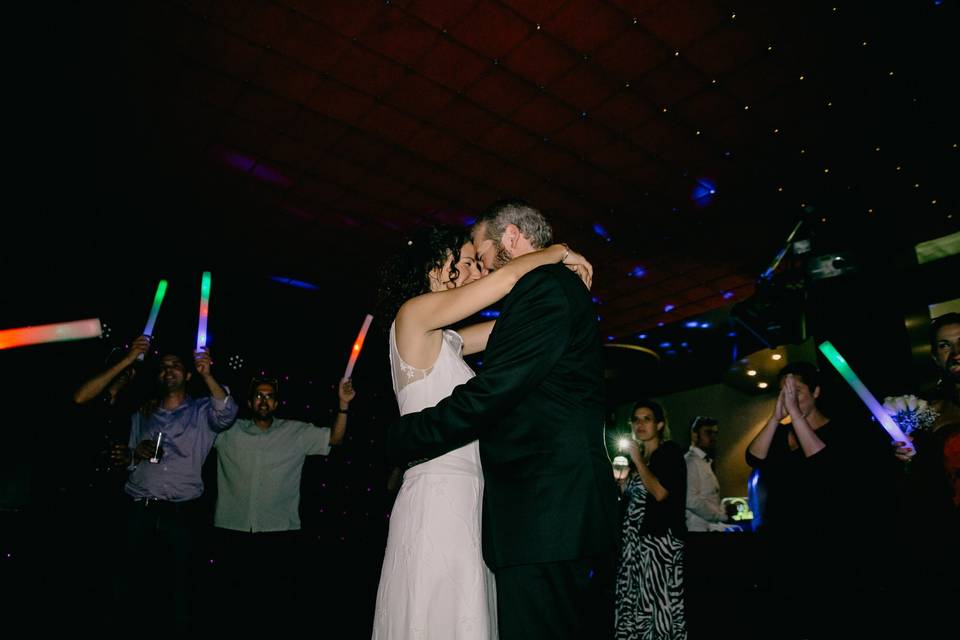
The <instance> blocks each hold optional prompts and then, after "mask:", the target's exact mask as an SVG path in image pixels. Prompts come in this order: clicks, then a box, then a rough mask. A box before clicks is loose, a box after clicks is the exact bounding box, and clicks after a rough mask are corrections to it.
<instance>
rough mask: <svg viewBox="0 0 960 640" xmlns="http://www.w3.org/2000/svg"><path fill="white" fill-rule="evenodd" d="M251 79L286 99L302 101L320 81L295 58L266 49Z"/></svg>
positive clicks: (314, 73)
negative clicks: (285, 56) (291, 58)
mask: <svg viewBox="0 0 960 640" xmlns="http://www.w3.org/2000/svg"><path fill="white" fill-rule="evenodd" d="M253 81H254V82H256V83H257V84H259V85H260V86H262V87H266V88H267V89H269V90H270V91H273V92H275V93H277V94H279V95H281V96H283V97H284V98H287V99H288V100H292V101H294V102H297V103H303V102H304V101H306V99H307V97H308V96H309V95H310V93H311V92H312V91H313V89H314V88H315V87H316V86H317V84H318V83H319V82H320V77H319V75H318V74H317V73H316V72H315V71H313V70H312V69H310V68H308V67H306V66H304V65H303V64H302V63H300V62H298V61H296V60H290V59H289V58H284V57H282V56H280V55H279V54H276V53H273V52H272V51H267V52H264V54H263V57H262V58H261V62H260V68H259V69H258V70H257V73H256V75H255V76H254V78H253Z"/></svg>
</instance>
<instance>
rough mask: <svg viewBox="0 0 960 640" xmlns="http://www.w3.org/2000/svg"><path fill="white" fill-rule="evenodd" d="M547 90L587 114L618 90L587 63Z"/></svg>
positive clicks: (564, 76) (572, 70)
mask: <svg viewBox="0 0 960 640" xmlns="http://www.w3.org/2000/svg"><path fill="white" fill-rule="evenodd" d="M548 89H549V90H550V92H551V93H553V94H554V95H557V96H559V97H560V98H562V99H563V100H564V102H566V103H567V104H571V105H573V106H574V107H575V108H576V109H579V110H580V111H586V112H588V113H589V112H590V111H592V110H593V109H594V107H596V106H597V105H598V104H600V103H601V102H604V101H606V100H607V99H608V98H609V97H610V96H611V95H612V94H613V93H615V92H616V91H617V90H618V88H617V87H614V86H613V84H612V83H611V82H610V81H609V80H607V79H606V78H605V77H603V75H601V73H600V71H599V69H598V68H597V67H596V66H595V65H591V64H588V63H584V64H580V65H577V66H576V67H574V68H573V69H571V70H570V71H569V72H568V73H567V74H565V75H563V76H562V77H560V78H558V79H557V80H554V81H553V82H551V83H550V84H549V85H548Z"/></svg>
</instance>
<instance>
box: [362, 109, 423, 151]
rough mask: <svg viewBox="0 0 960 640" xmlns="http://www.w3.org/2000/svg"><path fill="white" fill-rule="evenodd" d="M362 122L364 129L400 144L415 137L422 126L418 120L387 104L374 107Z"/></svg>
mask: <svg viewBox="0 0 960 640" xmlns="http://www.w3.org/2000/svg"><path fill="white" fill-rule="evenodd" d="M360 124H361V126H362V127H363V128H364V129H366V130H368V131H372V132H374V133H377V134H379V135H380V136H381V137H382V138H384V139H386V140H389V141H390V142H393V143H394V144H398V145H402V144H403V143H405V142H406V141H407V140H409V139H410V138H411V137H413V134H414V133H415V132H416V131H417V129H419V128H420V125H419V124H418V123H417V121H416V120H414V119H413V118H411V117H410V116H408V115H406V114H403V113H400V112H399V111H397V110H396V109H394V108H393V107H391V106H388V105H385V104H379V105H377V106H376V107H374V108H373V110H372V111H370V112H369V113H368V114H367V115H366V117H364V119H363V120H362V121H361V122H360Z"/></svg>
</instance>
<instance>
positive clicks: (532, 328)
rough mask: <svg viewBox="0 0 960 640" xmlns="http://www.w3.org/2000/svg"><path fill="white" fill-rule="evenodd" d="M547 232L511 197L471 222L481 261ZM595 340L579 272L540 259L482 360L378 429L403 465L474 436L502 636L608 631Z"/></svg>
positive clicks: (492, 262) (541, 243)
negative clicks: (419, 406) (438, 395)
mask: <svg viewBox="0 0 960 640" xmlns="http://www.w3.org/2000/svg"><path fill="white" fill-rule="evenodd" d="M551 236H552V230H551V228H550V225H549V223H548V222H547V221H546V219H545V218H544V217H543V215H542V214H541V213H540V212H539V211H537V210H536V209H534V208H533V207H531V206H529V205H528V204H526V203H525V202H522V201H504V202H500V203H497V204H495V205H493V206H492V207H490V208H489V209H488V210H487V211H485V212H484V213H483V214H481V216H480V217H479V218H478V220H477V222H476V224H475V225H474V228H473V242H474V245H475V246H476V248H477V253H478V254H479V255H480V260H481V261H482V262H483V264H484V266H485V267H486V268H487V269H489V270H493V269H496V268H498V267H501V266H503V265H504V264H506V262H508V261H509V260H510V259H512V258H515V257H517V256H520V255H524V254H525V253H530V252H532V251H535V250H537V249H540V248H542V247H545V246H547V245H548V244H549V243H550V241H551ZM601 348H602V347H601V343H600V338H599V335H598V331H597V322H596V312H595V311H594V309H593V304H592V302H591V300H590V295H589V292H588V290H587V289H586V287H584V285H583V282H581V280H580V278H578V277H577V276H576V275H575V274H574V273H572V272H571V271H570V270H569V269H568V268H567V267H565V266H564V265H563V264H553V265H549V266H543V267H540V268H538V269H535V270H533V271H531V272H530V273H528V274H527V275H525V276H524V277H523V278H521V280H520V281H519V282H518V283H517V284H516V286H515V287H514V288H513V291H512V292H511V293H510V294H509V295H508V296H507V297H506V298H504V300H503V306H502V311H501V314H500V317H499V319H498V320H497V323H496V326H495V327H494V329H493V332H492V333H491V335H490V339H489V341H488V343H487V349H486V352H485V353H484V358H483V359H484V366H483V369H482V370H481V372H480V373H479V374H478V375H477V376H476V377H474V378H473V379H471V380H470V381H469V382H467V383H466V384H464V385H461V386H459V387H457V388H456V389H455V390H454V392H453V394H452V395H451V396H450V397H449V398H446V399H445V400H443V401H442V402H440V403H439V404H438V405H437V406H436V407H433V408H429V409H424V410H423V411H421V412H419V413H413V414H409V415H406V416H403V417H402V418H400V420H399V422H397V423H396V424H394V425H393V426H392V427H391V428H390V429H389V431H388V438H389V449H390V455H391V457H392V458H393V460H394V462H396V463H397V464H399V465H400V466H406V465H408V464H410V461H413V460H417V461H418V462H420V461H422V460H423V459H425V458H433V457H436V456H438V455H442V454H443V453H446V452H447V451H451V450H453V449H455V448H457V447H460V446H463V445H464V444H466V443H468V442H470V441H472V440H475V439H479V440H480V457H481V461H482V464H483V475H484V480H485V488H484V496H483V497H484V500H483V555H484V559H485V560H486V562H487V565H488V566H490V568H491V569H492V570H493V572H494V573H495V574H496V579H497V613H498V622H499V628H500V638H501V640H514V639H515V638H523V639H524V640H530V639H533V638H550V639H551V640H553V639H556V638H591V639H593V638H605V637H609V636H611V635H612V631H613V600H612V593H613V579H614V569H615V568H614V563H615V557H616V555H615V554H616V545H617V535H618V532H617V530H618V526H617V523H618V517H617V504H616V503H617V490H616V486H615V484H614V481H613V475H612V471H611V467H610V462H609V460H608V457H607V452H606V447H605V445H604V436H603V425H604V396H603V394H604V388H603V366H602V356H601Z"/></svg>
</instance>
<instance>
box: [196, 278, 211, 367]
mask: <svg viewBox="0 0 960 640" xmlns="http://www.w3.org/2000/svg"><path fill="white" fill-rule="evenodd" d="M209 313H210V272H209V271H204V272H203V278H202V279H201V280H200V321H199V323H198V324H197V351H203V350H204V349H205V348H206V347H207V315H208V314H209Z"/></svg>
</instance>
